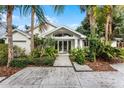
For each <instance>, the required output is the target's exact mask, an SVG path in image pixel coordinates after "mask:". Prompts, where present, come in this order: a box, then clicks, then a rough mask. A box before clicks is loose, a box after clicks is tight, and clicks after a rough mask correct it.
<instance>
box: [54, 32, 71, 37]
mask: <svg viewBox="0 0 124 93" xmlns="http://www.w3.org/2000/svg"><path fill="white" fill-rule="evenodd" d="M54 36H55V37H65V36H69V37H72V36H73V35H70V34H68V33H58V34H54Z"/></svg>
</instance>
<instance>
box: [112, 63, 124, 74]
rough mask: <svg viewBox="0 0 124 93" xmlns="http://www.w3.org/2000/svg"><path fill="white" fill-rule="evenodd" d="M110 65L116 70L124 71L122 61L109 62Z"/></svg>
mask: <svg viewBox="0 0 124 93" xmlns="http://www.w3.org/2000/svg"><path fill="white" fill-rule="evenodd" d="M111 66H112V67H113V68H114V69H116V70H118V71H120V72H122V73H124V63H118V64H111Z"/></svg>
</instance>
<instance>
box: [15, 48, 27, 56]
mask: <svg viewBox="0 0 124 93" xmlns="http://www.w3.org/2000/svg"><path fill="white" fill-rule="evenodd" d="M13 51H14V57H16V58H17V57H25V56H26V55H25V50H24V49H21V48H20V47H18V46H14V47H13Z"/></svg>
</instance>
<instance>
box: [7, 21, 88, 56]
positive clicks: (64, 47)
mask: <svg viewBox="0 0 124 93" xmlns="http://www.w3.org/2000/svg"><path fill="white" fill-rule="evenodd" d="M36 34H37V35H38V37H42V38H48V37H49V38H52V39H54V40H55V41H56V42H55V48H56V49H57V50H58V52H59V53H68V51H69V50H71V49H73V48H83V47H84V46H85V45H86V36H85V35H82V34H80V33H78V32H76V31H74V30H72V29H70V28H68V27H66V26H56V25H53V24H51V23H48V24H47V29H46V30H43V31H40V30H39V28H38V26H37V27H35V29H34V35H36ZM5 43H6V44H7V43H8V39H7V37H6V35H5ZM13 45H17V46H18V47H20V48H22V49H25V53H26V54H29V53H30V52H31V46H30V45H31V36H30V31H25V32H24V31H20V30H18V29H15V30H14V31H13Z"/></svg>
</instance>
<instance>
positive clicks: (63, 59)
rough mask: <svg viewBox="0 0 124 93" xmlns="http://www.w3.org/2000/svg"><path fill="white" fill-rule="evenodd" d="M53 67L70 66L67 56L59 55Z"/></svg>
mask: <svg viewBox="0 0 124 93" xmlns="http://www.w3.org/2000/svg"><path fill="white" fill-rule="evenodd" d="M53 66H72V64H71V61H70V59H69V55H67V54H66V55H65V54H59V55H58V57H57V58H56V60H55V62H54V65H53Z"/></svg>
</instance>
